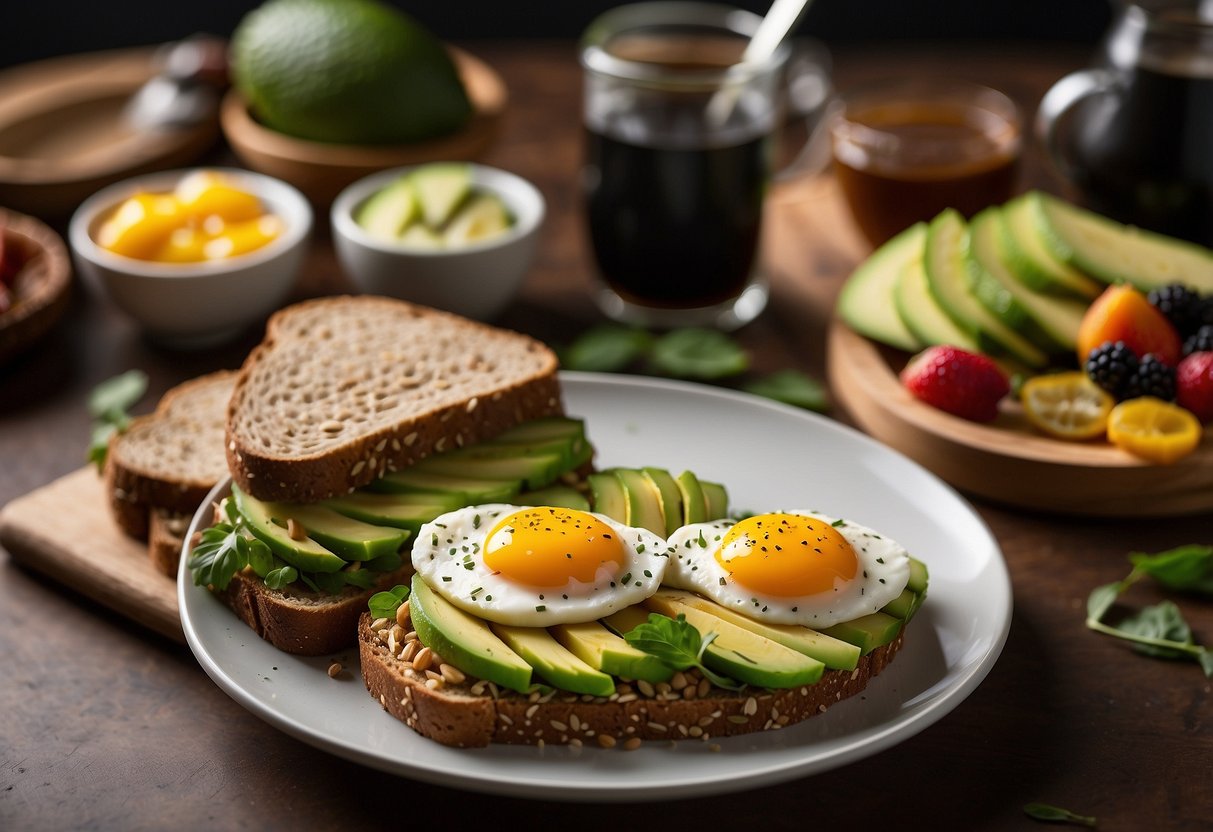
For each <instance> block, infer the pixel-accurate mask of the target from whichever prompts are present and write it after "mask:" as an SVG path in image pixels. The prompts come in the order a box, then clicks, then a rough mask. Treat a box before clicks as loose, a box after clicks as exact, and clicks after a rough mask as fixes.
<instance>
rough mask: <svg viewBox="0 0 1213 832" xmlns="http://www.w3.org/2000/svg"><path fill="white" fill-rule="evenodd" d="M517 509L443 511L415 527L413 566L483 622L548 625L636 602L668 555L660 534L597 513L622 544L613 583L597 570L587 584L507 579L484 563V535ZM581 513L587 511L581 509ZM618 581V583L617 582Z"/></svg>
mask: <svg viewBox="0 0 1213 832" xmlns="http://www.w3.org/2000/svg"><path fill="white" fill-rule="evenodd" d="M522 510H523V507H521V506H513V505H507V504H503V503H492V504H487V505H480V506H469V507H466V508H461V509H456V510H455V511H450V512H447V513H446V514H443V515H441V516H440V517H437V518H435V519H434V520H433V521H431V522H429V523H426V524H425V525H423V526H422V527H421V530H420V532H419V533H418V534H417V538H416V540H415V541H414V543H413V552H412V560H413V568H414V569H416V570H417V572H418V573H419V574H420V575H421V577H422V578H424V579H425V582H426V583H427V584H429V585H430V587H432V588H433V589H434V591H435V592H437V593H438V594H440V595H441V596H442V597H443V598H445V599H446V600H448V601H450V602H451V603H452V604H454V605H455V606H457V607H459V608H460V609H463V610H465V611H466V612H469V613H471V614H472V615H475V616H477V617H479V618H483V619H485V620H487V621H495V622H497V623H499V624H514V625H518V626H523V627H548V626H551V625H553V624H574V623H580V622H586V621H595V620H597V619H599V618H603V617H604V616H608V615H610V614H611V613H613V612H616V611H618V610H621V609H623V608H624V607H628V606H631V605H633V604H638V603H640V602H641V601H643V600H644V599H645V598H648V597H649V596H650V595H652V594H653V593H654V592H656V591H657V588H658V587H659V586H660V585H661V582H662V578H663V577H664V576H665V574H666V569H667V567H668V566H669V563H670V559H669V557H668V553H667V545H666V541H665V539H664V538H662V537H660V536H659V535H656V534H653V533H652V532H650V531H648V530H647V529H638V528H632V527H631V526H625V525H624V524H622V523H620V522H618V521H616V520H612V519H611V518H610V517H607V516H606V515H603V514H592V513H591V515H592V516H593V517H596V518H597V519H599V520H601V521H602V522H603V523H605V524H607V525H608V526H610V527H611V528H612V529H613V530H614V532H615V535H616V537H617V539H618V540H619V541H620V542H621V543H622V544H623V548H624V555H625V559H626V563H625V565H624V567H623V570H622V572H621V573H620V574H619V576H618V580H612V579H611V578H610V577H608V576H604V575H600V578H599V579H598V580H595V581H594V582H593V583H592V584H582V585H574V584H575V583H576V582H575V581H573V579H570V583H569V586H567V587H565V588H563V589H562V588H555V589H552V588H541V587H531V586H526V585H523V584H520V583H517V582H515V581H512V580H510V579H508V578H506V577H504V576H502V575H500V574H498V573H496V572H494V571H493V570H492V569H490V568H489V567H488V566H486V565H485V563H484V557H483V554H484V550H485V544H486V542H487V539H488V536H489V532H491V531H492V529H493V527H494V526H496V525H497V521H498V520H499V519H500V518H501V517H503V516H506V515H509V514H513V513H514V512H516V511H522ZM587 513H589V512H587ZM625 578H626V580H624V579H625Z"/></svg>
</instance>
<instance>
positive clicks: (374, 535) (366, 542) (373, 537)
mask: <svg viewBox="0 0 1213 832" xmlns="http://www.w3.org/2000/svg"><path fill="white" fill-rule="evenodd" d="M264 505H265V510H266V512H267V513H268V514H269V516H270V518H271V519H273V521H274V522H275V523H276V524H277V525H279V526H281V527H283V528H287V527H288V521H289V520H294V521H295V522H296V523H298V524H299V525H300V526H302V527H303V529H304V530H305V532H306V533H307V536H308V537H310V538H312V539H313V540H315V541H316V542H317V543H319V544H320V545H322V546H324V547H325V548H326V549H329V550H330V551H332V552H335V553H336V554H338V555H340V556H341V557H343V558H345V559H346V560H363V561H365V560H374V559H375V558H378V557H382V556H384V555H393V554H395V553H397V552H399V551H400V547H401V546H403V545H404V542H405V541H406V540H408V539H409V537H410V535H411V532H409V531H408V530H407V529H400V528H394V527H392V526H378V525H372V524H370V523H364V522H362V521H361V520H356V519H354V518H352V517H349V516H347V515H344V514H340V513H338V512H336V511H334V510H333V509H331V508H328V507H326V506H321V505H301V504H299V503H265V504H264Z"/></svg>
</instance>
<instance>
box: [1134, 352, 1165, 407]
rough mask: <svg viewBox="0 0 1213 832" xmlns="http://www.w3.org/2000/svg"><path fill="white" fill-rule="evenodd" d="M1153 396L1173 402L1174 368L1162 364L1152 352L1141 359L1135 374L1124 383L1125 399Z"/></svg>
mask: <svg viewBox="0 0 1213 832" xmlns="http://www.w3.org/2000/svg"><path fill="white" fill-rule="evenodd" d="M1140 396H1153V397H1154V398H1156V399H1162V400H1163V401H1164V402H1170V401H1175V368H1174V367H1168V366H1167V365H1166V364H1164V363H1162V361H1160V360H1159V359H1158V356H1156V355H1155V354H1154V353H1152V352H1148V353H1146V354H1145V355H1143V356H1142V357H1141V360H1140V362H1139V363H1138V365H1137V372H1136V373H1134V374H1133V375H1131V376H1129V378H1128V381H1127V382H1126V383H1125V398H1126V399H1136V398H1138V397H1140Z"/></svg>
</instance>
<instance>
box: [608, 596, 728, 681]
mask: <svg viewBox="0 0 1213 832" xmlns="http://www.w3.org/2000/svg"><path fill="white" fill-rule="evenodd" d="M623 638H624V640H625V641H627V643H628V644H630V645H632V646H633V647H635V648H636V649H637V650H643V651H644V652H645V653H648V654H649V655H651V656H656V657H657V659H658V660H659V661H660V662H661V663H662V664H664V665H666V666H667V667H670V668H673V669H674V670H687V669H689V668H692V667H697V668H699V671H700V672H701V673H702V674H703V675H704V676H705V677H706V678H707V679H708V680H709V681H710V682H711V683H712V684H714V685H716V687H719V688H724V689H726V690H737V689H739V688H740V687H741V686H740V685H738V684H737V683H736V682H734V681H733V680H732V679H729V678H727V677H725V676H721V675H720V674H718V673H715V672H713V671H711V670H709V669H708V668H707V667H704V664H703V653H704V651H705V650H707V648H708V645H709V644H711V643H712V641H713V640H715V638H716V634H715V633H711V632H710V633H708V634H707V635H706V636H701V635H700V634H699V630H697V629H696V628H695V625H693V624H691V623H690V622H688V621H687V618H686V616H685V615H683V614H682V613H679V614H678V617H677V618H668V617H666V616H664V615H658V614H657V613H655V612H654V613H649V620H648V621H646V622H644V623H643V624H637V625H636V626H635V627H633V628H632V629H631V630H630V631H628V632H627V633H624V635H623Z"/></svg>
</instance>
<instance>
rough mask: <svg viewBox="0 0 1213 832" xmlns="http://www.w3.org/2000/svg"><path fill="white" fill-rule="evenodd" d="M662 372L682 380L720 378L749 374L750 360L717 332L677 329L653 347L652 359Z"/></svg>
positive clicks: (664, 336)
mask: <svg viewBox="0 0 1213 832" xmlns="http://www.w3.org/2000/svg"><path fill="white" fill-rule="evenodd" d="M649 360H650V361H651V362H652V364H653V367H654V368H656V369H657V371H658V372H661V373H664V374H666V375H670V376H676V377H678V378H690V379H718V378H725V377H726V376H735V375H737V374H738V373H742V372H744V371H745V369H746V367H748V366H749V363H750V360H749V357H748V356H747V355H746V352H745V350H743V349H742V348H741V346H740V345H739V344H738V343H737V342H736V341H734V340H733V339H732V338H730V337H729V336H727V335H725V334H724V333H723V332H717V331H716V330H714V329H698V328H690V329H676V330H674V331H673V332H669V333H667V334H665V335H662V336H661V337H660V338H658V339H657V341H656V342H655V343H654V344H653V350H652V353H651V354H650V356H649Z"/></svg>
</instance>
